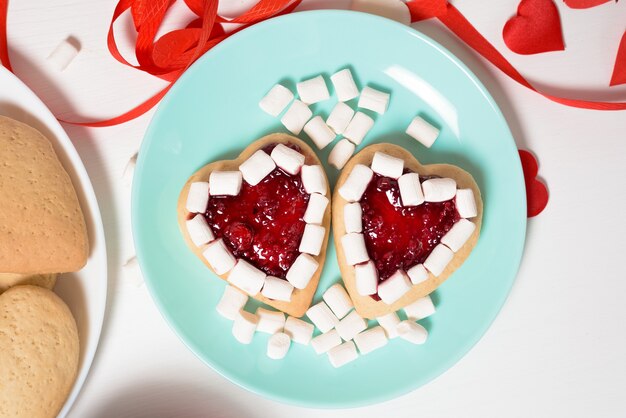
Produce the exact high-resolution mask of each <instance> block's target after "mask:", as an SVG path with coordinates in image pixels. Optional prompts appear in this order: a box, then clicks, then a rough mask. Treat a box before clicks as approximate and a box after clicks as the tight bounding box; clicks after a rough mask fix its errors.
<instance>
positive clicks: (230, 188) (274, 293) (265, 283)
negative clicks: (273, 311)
mask: <svg viewBox="0 0 626 418" xmlns="http://www.w3.org/2000/svg"><path fill="white" fill-rule="evenodd" d="M304 162H305V156H304V155H302V154H301V153H299V152H297V151H295V150H293V149H291V148H289V147H288V146H286V145H284V144H277V145H276V146H275V147H274V149H273V150H272V152H271V153H270V154H269V155H268V154H267V153H266V152H265V151H263V150H257V151H256V152H255V153H254V154H252V155H251V156H250V157H249V158H248V159H247V160H246V161H244V162H243V163H242V164H241V165H240V166H239V170H238V171H213V172H211V174H210V176H209V179H208V181H200V182H194V183H191V185H190V187H189V192H188V194H187V201H186V208H187V211H189V212H190V214H192V215H193V214H195V215H193V217H191V218H190V219H189V220H188V221H187V222H186V227H187V232H188V234H189V238H190V239H191V241H192V242H193V244H194V245H195V246H196V247H198V248H200V249H201V251H202V254H203V256H204V258H205V259H206V260H207V262H208V263H209V264H210V266H211V268H212V269H213V270H214V271H215V273H217V274H218V275H224V274H226V273H228V277H227V280H228V282H229V283H230V284H231V285H233V286H235V287H237V288H239V289H240V290H243V291H244V292H245V293H247V294H248V295H250V296H255V295H256V294H258V293H259V292H260V293H261V294H262V295H263V296H265V297H267V298H269V299H272V300H279V301H287V302H288V301H291V295H292V293H293V291H294V288H295V289H304V288H306V287H307V285H308V284H309V282H310V281H311V279H312V278H313V276H314V275H315V273H316V272H317V270H318V268H319V263H318V262H317V260H316V259H315V256H318V255H319V254H320V251H321V249H322V246H323V244H324V238H325V236H326V228H324V227H323V226H322V223H323V219H324V214H325V212H326V208H327V206H328V203H329V201H328V198H327V197H326V194H327V189H328V184H327V181H326V176H325V174H324V169H323V168H322V167H321V166H320V165H305V164H304ZM276 167H279V168H280V169H281V170H283V171H284V172H286V173H288V174H291V175H298V174H299V175H300V176H301V179H302V184H303V186H304V189H305V190H306V192H307V193H308V194H309V202H308V205H307V208H306V212H305V214H304V221H305V222H306V226H305V229H304V234H303V235H302V239H301V241H300V247H299V252H300V255H299V256H298V257H297V258H296V260H295V261H294V263H293V264H292V265H291V267H290V269H289V270H288V271H287V275H286V280H283V279H282V278H277V277H273V276H268V275H266V274H265V273H264V272H263V271H261V270H259V269H258V268H256V267H255V266H253V265H252V264H250V263H248V262H247V261H246V260H243V259H237V258H236V257H235V256H234V255H233V253H232V252H231V251H230V250H229V248H228V247H227V246H226V244H225V242H224V240H222V239H221V238H219V239H217V238H216V237H215V235H214V234H213V231H212V230H211V227H210V226H209V225H208V223H207V221H206V218H205V217H204V212H205V211H206V208H207V204H208V202H209V199H210V197H211V196H219V195H222V196H237V195H238V194H239V192H240V191H241V187H242V184H243V182H244V181H245V182H246V183H248V184H250V185H252V186H254V185H257V184H258V183H259V182H261V181H262V180H263V179H264V178H265V177H266V176H267V175H268V174H270V173H271V172H272V171H274V169H276ZM247 320H251V318H249V315H248V316H247V317H246V321H247ZM242 326H243V325H242Z"/></svg>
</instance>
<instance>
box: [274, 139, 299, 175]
mask: <svg viewBox="0 0 626 418" xmlns="http://www.w3.org/2000/svg"><path fill="white" fill-rule="evenodd" d="M271 157H272V160H274V162H275V163H276V165H277V166H279V167H280V168H281V169H283V171H284V172H286V173H288V174H291V175H292V176H293V175H296V174H298V172H299V171H300V168H301V167H302V166H303V165H304V160H305V157H304V155H302V154H300V153H299V152H298V151H296V150H293V149H291V148H289V147H288V146H286V145H284V144H278V145H276V146H275V147H274V149H273V150H272V154H271Z"/></svg>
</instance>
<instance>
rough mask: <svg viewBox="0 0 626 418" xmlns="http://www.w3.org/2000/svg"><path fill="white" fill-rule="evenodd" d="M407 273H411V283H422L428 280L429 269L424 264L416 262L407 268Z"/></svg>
mask: <svg viewBox="0 0 626 418" xmlns="http://www.w3.org/2000/svg"><path fill="white" fill-rule="evenodd" d="M406 274H408V275H409V278H410V279H411V283H413V284H420V283H422V282H425V281H426V280H428V270H426V267H424V265H423V264H416V265H414V266H413V267H411V268H410V269H408V270H407V272H406Z"/></svg>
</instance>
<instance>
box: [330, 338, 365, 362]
mask: <svg viewBox="0 0 626 418" xmlns="http://www.w3.org/2000/svg"><path fill="white" fill-rule="evenodd" d="M357 358H359V353H357V351H356V346H355V345H354V342H353V341H346V342H345V343H343V344H341V345H338V346H337V347H334V348H331V349H330V350H329V351H328V360H330V364H332V365H333V367H335V368H337V367H341V366H343V365H346V364H348V363H350V362H351V361H354V360H356V359H357Z"/></svg>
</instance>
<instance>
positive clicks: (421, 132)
mask: <svg viewBox="0 0 626 418" xmlns="http://www.w3.org/2000/svg"><path fill="white" fill-rule="evenodd" d="M406 133H407V135H409V136H411V137H413V138H415V139H416V140H417V141H418V142H420V143H421V144H422V145H424V146H425V147H426V148H430V147H431V146H432V145H433V144H434V143H435V140H436V139H437V137H438V136H439V129H437V128H435V127H434V126H433V125H431V124H430V123H428V122H426V121H425V120H424V119H422V118H421V117H419V116H416V117H415V118H414V119H413V120H412V121H411V123H410V124H409V126H408V127H407V128H406Z"/></svg>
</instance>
